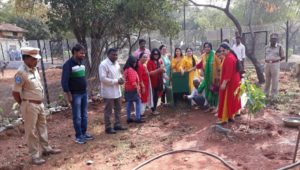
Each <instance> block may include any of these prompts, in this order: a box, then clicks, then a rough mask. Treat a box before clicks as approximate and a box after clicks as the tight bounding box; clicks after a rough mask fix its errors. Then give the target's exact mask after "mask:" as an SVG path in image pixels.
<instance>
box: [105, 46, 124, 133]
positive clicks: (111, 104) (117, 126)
mask: <svg viewBox="0 0 300 170" xmlns="http://www.w3.org/2000/svg"><path fill="white" fill-rule="evenodd" d="M117 52H118V51H117V49H115V48H110V49H108V52H107V58H106V59H105V60H103V61H102V62H101V64H100V66H99V77H100V83H101V90H100V94H101V96H102V97H103V98H104V102H105V109H104V121H105V132H106V133H107V134H115V133H116V131H117V130H126V129H127V128H123V127H122V126H121V122H120V113H121V96H122V93H121V85H123V84H124V80H123V78H122V74H121V72H120V65H119V63H118V62H117V60H118V54H117ZM113 108H114V113H115V123H114V128H112V127H111V123H110V117H111V114H112V109H113Z"/></svg>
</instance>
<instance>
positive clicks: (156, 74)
mask: <svg viewBox="0 0 300 170" xmlns="http://www.w3.org/2000/svg"><path fill="white" fill-rule="evenodd" d="M160 58H161V54H160V51H159V49H157V48H155V49H153V50H152V51H151V55H150V60H149V61H148V63H147V68H148V71H149V74H150V80H151V86H152V94H153V104H154V106H153V107H152V108H151V110H152V114H154V115H157V114H159V112H157V111H156V107H157V102H158V98H159V97H160V96H161V95H162V92H163V74H164V73H165V72H166V70H165V69H164V67H163V63H162V62H161V60H160Z"/></svg>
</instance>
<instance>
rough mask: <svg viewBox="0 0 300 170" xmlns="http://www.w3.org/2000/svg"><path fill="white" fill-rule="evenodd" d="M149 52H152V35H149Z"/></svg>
mask: <svg viewBox="0 0 300 170" xmlns="http://www.w3.org/2000/svg"><path fill="white" fill-rule="evenodd" d="M149 50H150V51H151V37H150V34H149Z"/></svg>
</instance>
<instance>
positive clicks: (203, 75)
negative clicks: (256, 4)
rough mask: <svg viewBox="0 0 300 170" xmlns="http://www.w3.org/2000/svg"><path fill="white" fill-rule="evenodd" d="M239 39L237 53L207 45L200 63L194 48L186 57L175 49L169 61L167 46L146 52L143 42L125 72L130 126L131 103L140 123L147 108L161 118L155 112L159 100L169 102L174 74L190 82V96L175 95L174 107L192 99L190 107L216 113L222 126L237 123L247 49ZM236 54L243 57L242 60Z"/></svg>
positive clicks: (202, 52)
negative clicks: (194, 105) (194, 106)
mask: <svg viewBox="0 0 300 170" xmlns="http://www.w3.org/2000/svg"><path fill="white" fill-rule="evenodd" d="M240 39H241V37H240V36H237V37H236V42H237V43H236V44H235V47H236V51H237V52H235V51H233V50H232V49H231V47H230V45H229V44H228V43H226V42H224V43H222V44H221V45H220V47H219V48H218V50H217V51H216V52H215V51H214V50H213V48H212V44H211V43H209V42H206V43H204V45H203V48H201V54H202V55H201V57H200V60H199V58H198V57H197V56H196V55H194V54H193V49H192V48H187V49H186V50H185V55H184V54H183V52H182V50H181V49H180V48H176V49H175V51H174V56H173V57H170V55H168V54H167V47H166V46H165V45H161V46H160V47H159V48H158V49H157V48H154V49H152V50H151V51H150V50H148V49H146V48H145V43H146V41H145V40H143V39H141V40H140V41H139V45H140V48H139V49H138V50H137V51H135V52H134V55H133V56H129V58H128V60H127V61H126V64H125V66H124V68H123V69H124V83H125V94H124V96H125V100H126V102H127V104H126V111H127V122H128V123H131V122H133V120H132V119H131V106H132V102H135V104H136V105H135V108H136V120H135V122H137V123H142V122H143V120H142V115H143V114H144V112H145V108H146V107H147V106H148V107H149V108H151V113H152V114H154V115H157V114H159V112H157V110H156V108H157V103H158V99H159V98H161V103H162V104H165V103H167V102H168V101H167V100H166V95H165V94H166V92H167V89H168V88H169V87H170V86H172V83H171V82H172V73H179V74H181V75H184V74H185V73H187V74H188V80H189V81H188V87H189V93H190V94H189V95H188V94H187V93H179V94H178V93H174V94H173V96H174V101H175V103H176V102H177V101H178V100H184V99H190V100H191V103H195V104H196V105H199V106H200V107H201V108H203V109H204V108H205V110H206V111H207V112H217V113H218V114H217V115H218V117H219V118H220V120H221V122H220V123H221V124H224V123H226V122H228V121H230V122H232V121H234V120H233V118H234V116H235V115H236V114H237V113H238V111H239V109H240V108H241V102H240V98H239V94H236V93H235V90H236V89H238V87H239V85H240V81H241V74H242V70H239V68H238V65H239V64H241V63H242V61H243V58H244V56H245V51H244V50H245V47H244V46H243V44H241V41H240ZM236 53H238V54H243V56H242V57H240V58H242V59H241V60H239V57H238V56H237V54H236ZM100 68H101V65H100ZM100 74H103V72H102V73H101V71H100ZM100 81H101V78H100ZM234 94H236V95H234ZM140 105H141V107H140ZM175 105H176V104H175ZM229 106H230V107H229ZM141 108H142V109H141Z"/></svg>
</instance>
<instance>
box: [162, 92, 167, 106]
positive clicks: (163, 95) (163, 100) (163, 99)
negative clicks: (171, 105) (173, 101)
mask: <svg viewBox="0 0 300 170" xmlns="http://www.w3.org/2000/svg"><path fill="white" fill-rule="evenodd" d="M166 92H167V90H166V89H164V91H163V94H162V96H161V102H162V103H164V104H165V103H167V102H166Z"/></svg>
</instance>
